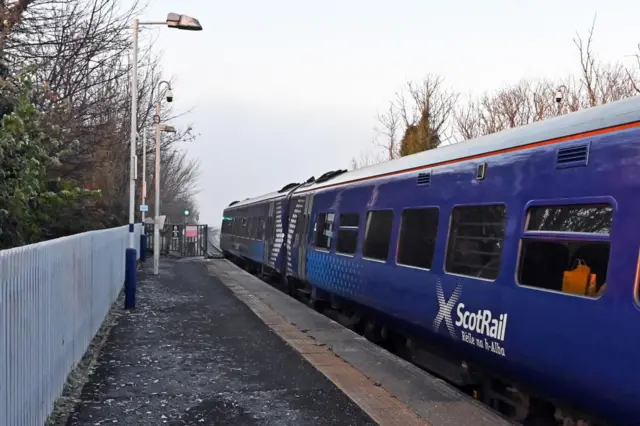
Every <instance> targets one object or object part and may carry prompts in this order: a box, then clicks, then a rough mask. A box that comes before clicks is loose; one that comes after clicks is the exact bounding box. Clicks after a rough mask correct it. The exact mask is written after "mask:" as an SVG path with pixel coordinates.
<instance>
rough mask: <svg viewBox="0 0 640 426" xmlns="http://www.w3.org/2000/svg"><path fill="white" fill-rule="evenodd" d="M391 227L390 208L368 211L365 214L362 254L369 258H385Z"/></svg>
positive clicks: (391, 213) (387, 254)
mask: <svg viewBox="0 0 640 426" xmlns="http://www.w3.org/2000/svg"><path fill="white" fill-rule="evenodd" d="M392 227H393V211H392V210H377V211H370V212H369V213H368V214H367V225H366V227H365V231H364V245H363V246H362V256H363V257H367V258H370V259H377V260H387V257H388V256H389V245H390V244H391V231H392Z"/></svg>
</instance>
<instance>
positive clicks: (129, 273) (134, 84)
mask: <svg viewBox="0 0 640 426" xmlns="http://www.w3.org/2000/svg"><path fill="white" fill-rule="evenodd" d="M141 25H166V26H168V27H169V28H176V29H178V30H189V31H202V25H200V22H198V20H197V19H195V18H192V17H190V16H186V15H179V14H177V13H169V14H168V15H167V19H166V20H165V21H147V22H140V21H139V20H138V19H134V20H133V23H132V30H133V46H132V49H133V52H132V55H131V154H130V167H129V174H130V176H131V179H130V182H129V247H128V248H127V250H126V254H125V284H124V286H125V293H124V294H125V298H124V308H125V309H133V308H135V307H136V246H135V238H134V237H135V234H134V228H135V227H134V220H135V217H134V211H135V202H136V200H135V198H136V195H135V185H136V181H135V171H136V164H135V156H136V133H137V132H138V128H137V122H136V120H137V114H138V105H137V98H138V30H139V28H140V26H141ZM154 228H156V227H155V226H154ZM156 250H157V247H156V248H154V253H155V252H156Z"/></svg>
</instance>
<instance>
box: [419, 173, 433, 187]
mask: <svg viewBox="0 0 640 426" xmlns="http://www.w3.org/2000/svg"><path fill="white" fill-rule="evenodd" d="M418 185H420V186H425V185H431V170H429V171H428V172H423V173H418Z"/></svg>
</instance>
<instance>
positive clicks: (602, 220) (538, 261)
mask: <svg viewBox="0 0 640 426" xmlns="http://www.w3.org/2000/svg"><path fill="white" fill-rule="evenodd" d="M612 218H613V209H612V208H611V206H608V205H602V204H594V205H571V206H543V207H540V206H536V207H531V208H530V209H529V211H528V220H527V229H526V231H525V233H524V235H523V236H522V243H521V246H520V262H519V267H518V282H519V283H520V285H522V286H527V287H535V288H540V289H544V290H551V291H557V292H562V293H569V294H574V295H580V296H586V297H591V298H597V297H599V296H600V295H601V294H602V293H603V292H604V290H605V288H606V277H607V270H608V267H609V256H610V250H611V247H610V243H609V242H608V241H606V238H607V237H606V235H607V234H609V232H610V230H611V223H612ZM531 231H534V232H535V233H534V232H531ZM576 232H580V233H582V234H583V235H581V236H580V238H579V239H577V238H576V236H575V235H572V233H576ZM584 234H592V235H593V236H592V237H591V238H589V237H588V236H585V235H584ZM603 234H604V235H603Z"/></svg>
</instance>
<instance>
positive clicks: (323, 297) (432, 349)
mask: <svg viewBox="0 0 640 426" xmlns="http://www.w3.org/2000/svg"><path fill="white" fill-rule="evenodd" d="M225 258H227V259H228V260H230V261H232V262H233V263H235V264H236V265H237V266H239V267H241V268H243V269H244V270H246V271H247V272H249V273H251V274H253V275H256V276H258V277H259V278H260V279H262V280H263V281H265V282H267V283H269V284H270V285H272V286H274V287H276V288H278V289H279V290H281V291H284V292H286V293H288V294H289V295H290V296H292V297H293V298H295V299H297V300H298V301H300V302H302V303H305V304H307V305H308V306H309V307H311V308H312V309H314V310H316V311H318V312H320V313H322V314H324V315H326V316H328V317H329V318H331V319H333V320H334V321H336V322H337V323H339V324H341V325H342V326H344V327H346V328H349V329H351V330H352V331H354V332H356V333H358V334H360V335H362V336H363V337H365V338H366V339H367V340H369V341H370V342H372V343H374V344H377V345H378V346H380V347H382V348H384V349H386V350H388V351H389V352H391V353H393V354H395V355H396V356H399V357H401V358H403V359H404V360H406V361H408V362H411V363H413V364H414V365H416V366H418V367H420V368H422V369H424V370H426V371H428V372H429V373H431V374H433V375H435V376H437V377H439V378H441V379H443V380H445V381H447V382H448V383H450V384H451V385H453V386H455V387H456V388H458V389H460V390H461V391H463V392H464V393H466V394H467V395H469V396H471V397H472V398H474V399H476V400H478V401H480V402H482V403H484V404H485V405H487V406H488V407H490V408H491V409H493V410H495V411H497V412H499V413H500V414H502V415H503V416H505V417H506V418H508V419H510V420H512V421H515V422H518V423H520V424H522V425H523V426H607V425H608V423H605V422H603V421H602V420H599V419H594V418H592V417H590V416H588V415H585V414H584V413H582V412H581V411H580V410H576V409H572V408H567V407H561V406H560V405H559V404H556V403H554V402H553V401H550V400H548V399H546V398H544V396H541V395H535V394H533V393H530V392H527V391H526V389H523V388H519V387H518V386H516V384H515V383H514V382H513V381H511V380H509V379H508V378H505V377H499V376H496V375H495V374H492V373H490V372H489V371H487V370H484V369H482V368H481V366H477V365H473V364H469V363H468V362H467V361H466V360H464V359H463V358H462V357H460V356H459V355H458V354H456V353H455V352H452V351H449V350H445V349H443V348H442V347H441V346H439V345H437V344H434V343H433V342H427V341H426V340H425V339H422V338H417V337H416V335H415V334H414V333H411V332H409V331H407V330H405V329H402V327H397V326H394V325H391V324H390V322H389V321H386V320H385V319H384V318H381V317H380V316H379V315H377V314H376V313H373V312H371V310H370V309H368V308H366V307H364V306H360V305H358V304H355V303H353V302H351V301H347V300H344V299H341V298H339V297H337V296H335V295H332V294H330V293H326V292H323V291H320V290H319V289H312V288H310V287H309V286H308V284H307V283H304V282H301V281H299V280H296V279H295V278H292V277H290V278H285V277H283V276H282V274H279V273H278V272H276V271H274V270H271V269H267V268H265V267H264V266H262V265H259V264H257V263H254V262H252V261H250V260H247V259H243V258H239V257H237V256H233V255H232V254H230V253H228V252H225Z"/></svg>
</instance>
